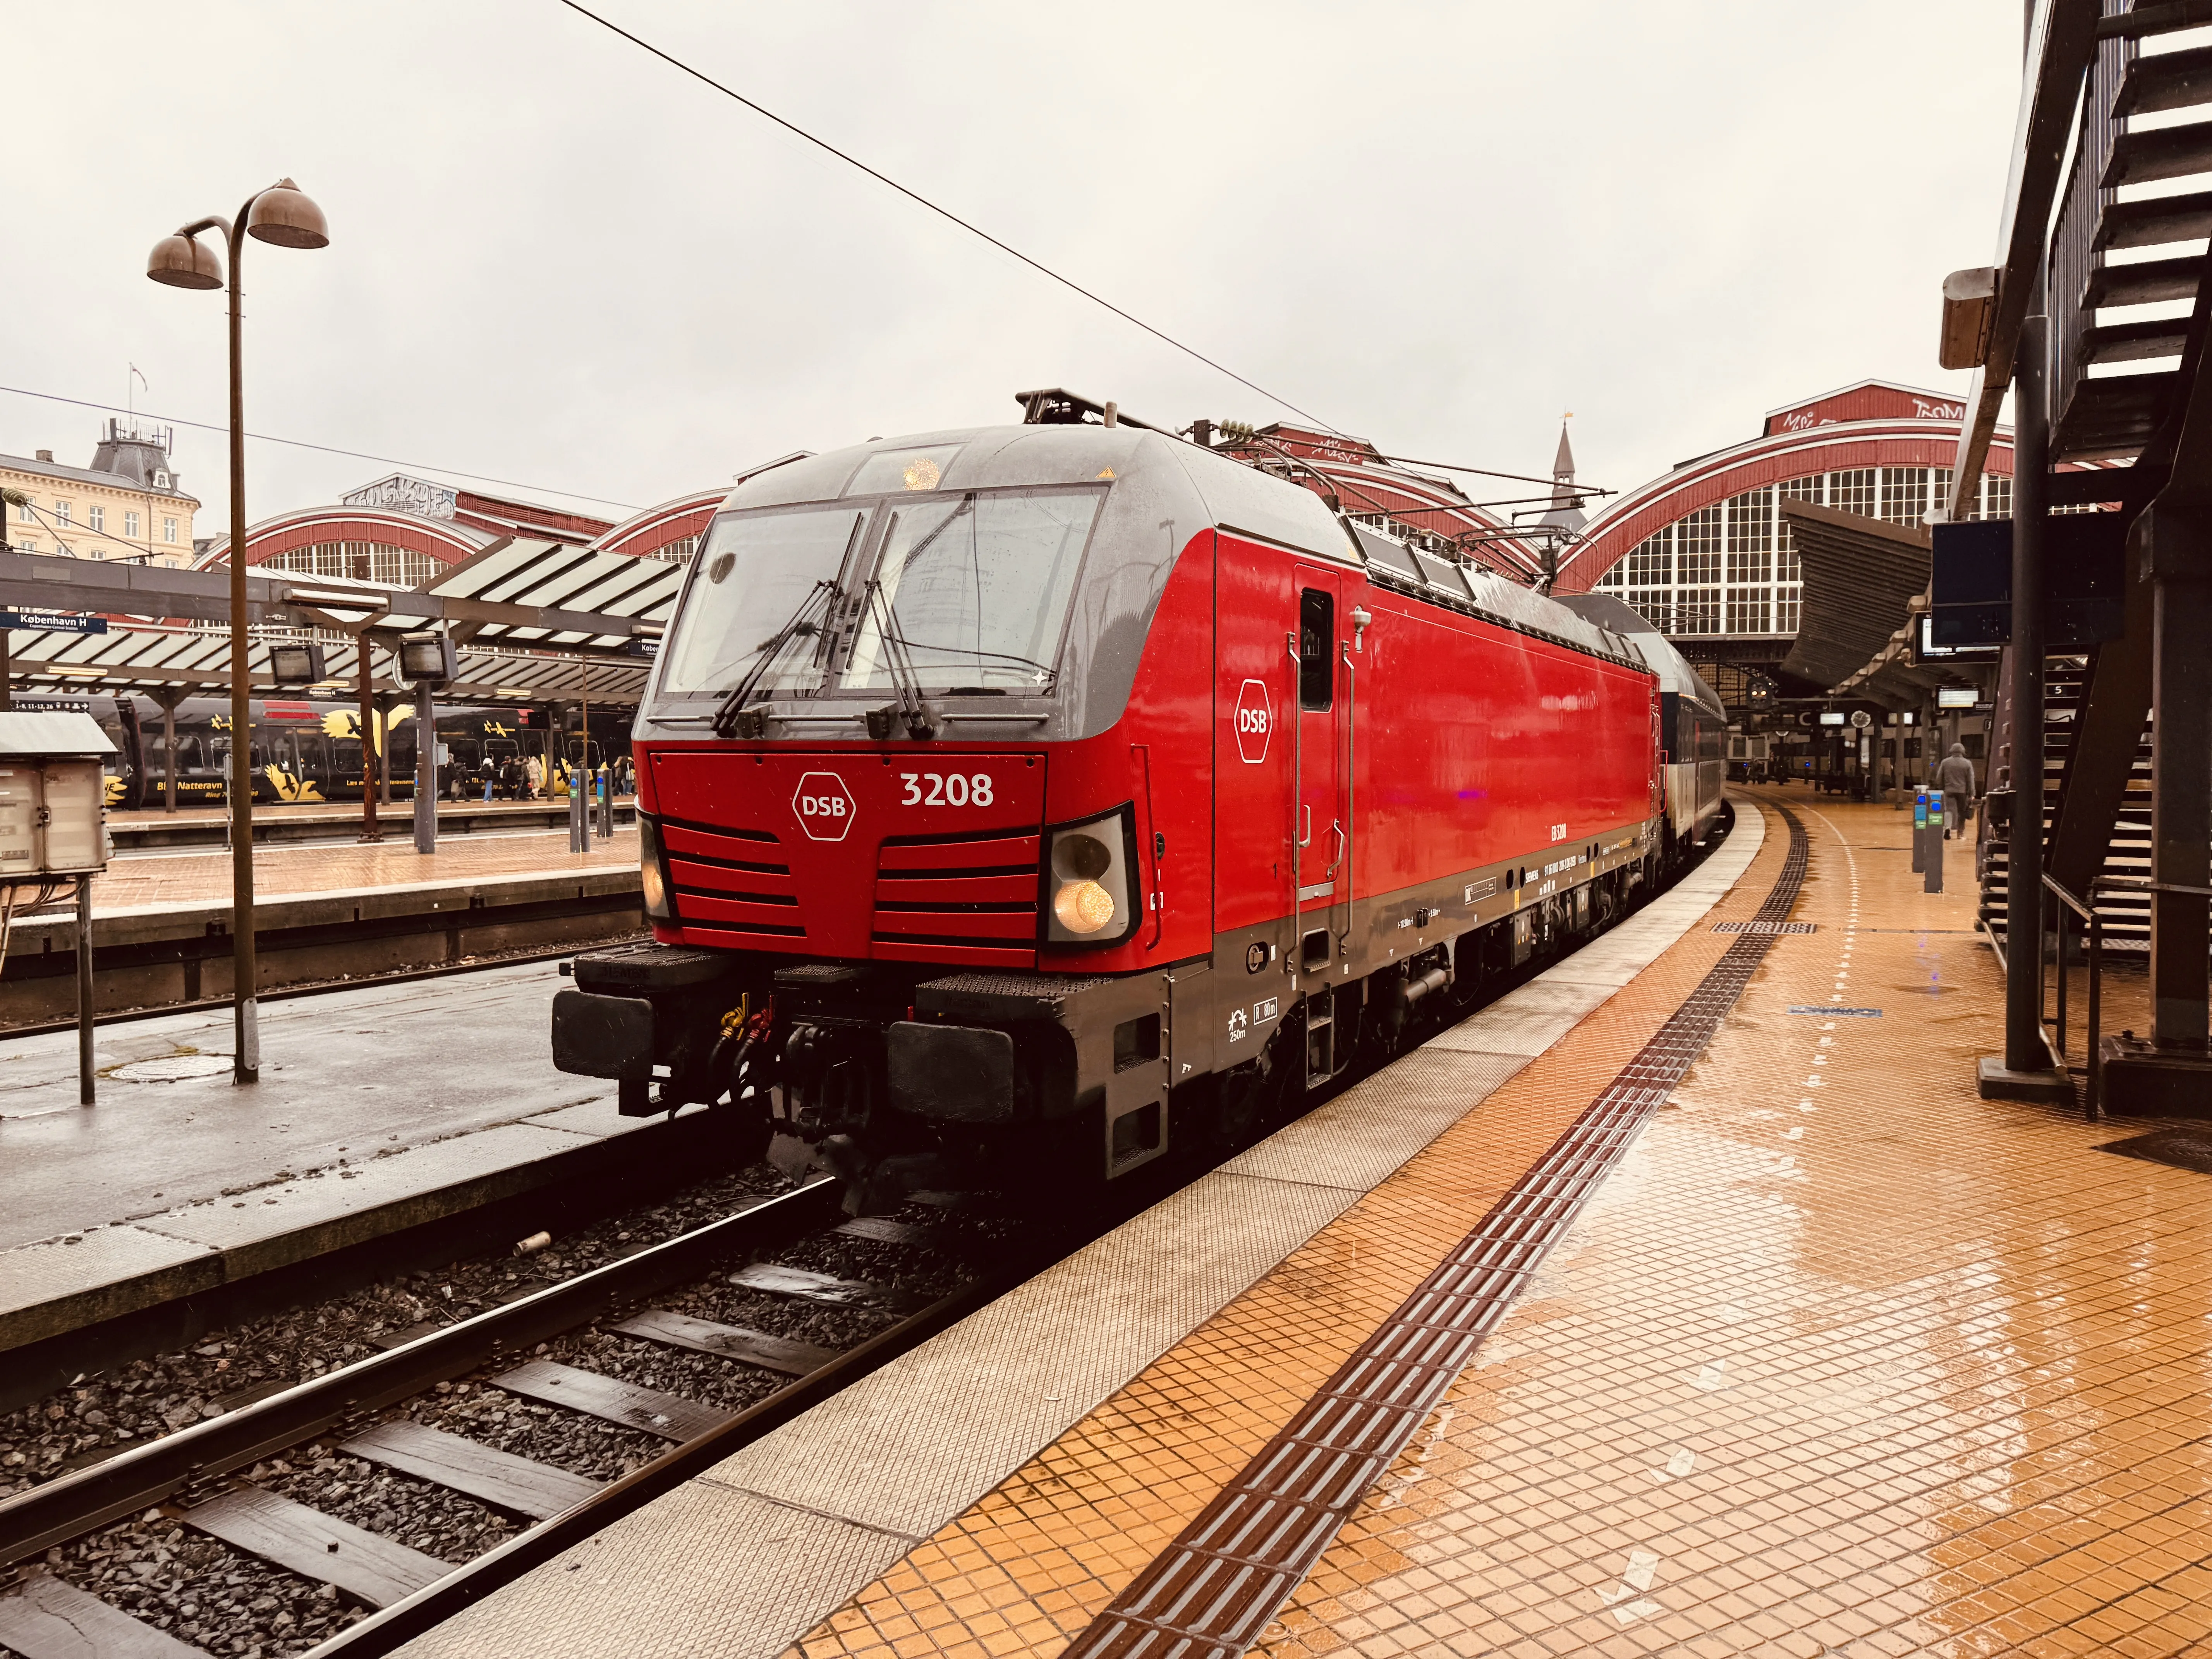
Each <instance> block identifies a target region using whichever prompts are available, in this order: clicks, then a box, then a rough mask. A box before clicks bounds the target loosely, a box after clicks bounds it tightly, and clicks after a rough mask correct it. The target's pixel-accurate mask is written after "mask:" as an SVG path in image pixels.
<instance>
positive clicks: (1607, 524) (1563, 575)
mask: <svg viewBox="0 0 2212 1659" xmlns="http://www.w3.org/2000/svg"><path fill="white" fill-rule="evenodd" d="M1965 414H1966V406H1965V405H1964V404H1961V403H1960V402H1959V401H1958V400H1957V399H1955V398H1948V397H1946V396H1944V395H1943V394H1942V393H1940V392H1927V391H1923V390H1921V389H1919V388H1917V387H1913V386H1899V385H1896V384H1894V383H1893V382H1890V381H1887V380H1862V381H1860V382H1859V383H1858V384H1857V385H1856V386H1844V387H1842V388H1840V389H1839V390H1838V391H1834V392H1825V393H1823V394H1821V395H1820V396H1819V397H1817V398H1810V399H1808V400H1807V401H1806V402H1803V403H1801V404H1790V405H1787V406H1785V407H1784V408H1782V409H1778V410H1773V411H1771V412H1770V413H1769V414H1768V416H1766V419H1765V425H1764V428H1763V429H1762V430H1761V432H1760V433H1759V436H1757V437H1755V438H1753V439H1751V440H1750V441H1747V442H1745V443H1741V444H1735V445H1732V446H1730V447H1728V448H1725V449H1718V450H1715V451H1713V452H1711V453H1709V454H1705V455H1699V456H1698V457H1696V458H1694V459H1691V460H1687V461H1684V462H1682V463H1681V464H1680V465H1677V466H1675V467H1674V469H1672V470H1671V471H1668V472H1666V473H1664V474H1662V476H1661V477H1656V478H1654V479H1653V480H1652V481H1651V482H1650V483H1646V484H1644V485H1643V486H1641V487H1640V488H1638V489H1632V490H1629V491H1627V492H1626V494H1624V495H1620V496H1617V497H1616V498H1615V499H1613V501H1608V502H1607V504H1606V506H1605V507H1604V508H1603V509H1602V510H1601V511H1600V512H1598V513H1595V514H1593V515H1592V517H1591V519H1590V520H1589V523H1588V524H1587V525H1585V526H1583V532H1582V535H1581V538H1579V540H1578V542H1577V544H1576V545H1575V546H1573V547H1572V548H1571V549H1570V550H1568V551H1567V552H1566V553H1565V554H1564V555H1563V556H1562V557H1561V559H1560V567H1559V583H1558V588H1559V592H1586V591H1588V590H1589V589H1590V588H1592V587H1595V586H1596V585H1597V584H1598V582H1599V581H1600V580H1601V579H1602V578H1603V577H1604V576H1605V574H1606V573H1607V571H1609V570H1611V569H1612V568H1613V567H1614V566H1615V565H1616V564H1618V563H1620V561H1621V560H1622V559H1623V558H1625V557H1626V556H1627V555H1628V553H1629V552H1630V550H1632V549H1634V548H1635V547H1637V546H1638V545H1640V544H1642V543H1643V542H1644V541H1645V540H1646V539H1647V538H1650V536H1652V535H1654V534H1655V533H1656V532H1659V531H1661V530H1662V529H1664V528H1666V527H1667V526H1668V525H1671V524H1674V523H1677V522H1679V521H1680V520H1683V519H1686V518H1688V517H1690V515H1691V514H1692V513H1697V512H1699V510H1700V509H1702V508H1705V507H1714V506H1717V505H1719V504H1721V503H1723V502H1725V501H1730V500H1732V499H1734V498H1735V497H1737V496H1740V495H1743V494H1745V493H1746V492H1747V491H1749V490H1754V489H1759V488H1761V487H1762V486H1765V485H1768V484H1777V483H1784V482H1785V481H1788V480H1790V479H1796V478H1802V477H1808V476H1810V475H1814V474H1820V473H1832V472H1841V471H1852V470H1855V469H1859V468H1869V467H1871V468H1882V467H1927V468H1930V469H1943V470H1946V472H1947V476H1948V468H1949V466H1950V465H1951V462H1952V459H1953V458H1954V456H1955V455H1956V454H1957V453H1958V447H1959V427H1960V422H1961V421H1962V420H1963V419H1964V417H1965ZM1984 470H1985V471H1987V472H1990V473H1993V474H1995V475H1996V476H1998V477H2010V476H2011V473H2012V435H2011V434H2010V433H2009V432H2008V431H2000V433H1999V434H1998V435H1997V437H1996V440H1995V441H1994V442H1992V444H1991V445H1990V453H1989V458H1988V459H1987V460H1986V461H1985V462H1984ZM1869 516H1872V512H1871V509H1870V508H1869Z"/></svg>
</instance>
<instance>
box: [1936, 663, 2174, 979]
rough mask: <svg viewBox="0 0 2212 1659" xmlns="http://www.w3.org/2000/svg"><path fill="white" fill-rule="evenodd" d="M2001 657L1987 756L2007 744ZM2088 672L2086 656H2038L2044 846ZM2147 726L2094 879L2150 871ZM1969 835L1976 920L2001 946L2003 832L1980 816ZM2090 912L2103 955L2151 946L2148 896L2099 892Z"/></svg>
mask: <svg viewBox="0 0 2212 1659" xmlns="http://www.w3.org/2000/svg"><path fill="white" fill-rule="evenodd" d="M2005 655H2006V659H2007V660H2006V661H2005V663H2004V664H2003V665H2001V667H2000V668H1999V671H1998V675H1997V685H1998V688H1999V690H1998V696H1997V702H1996V711H1995V714H1996V717H1995V719H1994V720H1993V721H1992V726H1993V731H1992V733H1991V740H1990V752H1991V753H1992V754H1993V755H2002V754H2003V753H2004V752H2006V750H2007V749H2008V746H2009V744H2010V742H2011V728H2012V707H2011V696H2010V687H2011V684H2012V673H2011V664H2010V657H2011V653H2010V652H2009V651H2008V652H2007V653H2005ZM2088 672H2089V660H2088V659H2087V658H2086V657H2078V656H2075V657H2050V658H2046V659H2045V663H2044V673H2045V697H2044V722H2043V726H2044V739H2043V740H2044V772H2043V801H2042V811H2043V825H2044V836H2045V841H2046V842H2048V841H2049V838H2050V835H2051V824H2052V823H2053V822H2054V821H2055V820H2056V818H2057V812H2058V805H2059V800H2060V797H2061V794H2062V792H2063V788H2064V787H2065V783H2066V776H2067V763H2068V759H2069V756H2070V755H2071V753H2072V745H2073V743H2074V738H2075V732H2076V731H2077V730H2078V729H2079V725H2080V720H2079V717H2080V714H2081V700H2082V694H2083V690H2084V687H2085V684H2086V682H2087V678H2088ZM2150 739H2151V732H2150V725H2149V722H2148V721H2145V722H2144V724H2143V727H2142V732H2140V733H2139V734H2138V737H2137V739H2136V752H2135V763H2134V766H2133V768H2132V769H2130V772H2129V775H2128V781H2127V790H2126V793H2125V794H2124V797H2123V798H2122V799H2121V803H2120V806H2119V810H2118V815H2117V817H2116V818H2115V820H2114V822H2113V825H2112V835H2111V838H2110V841H2109V842H2108V844H2107V846H2106V852H2105V860H2104V865H2103V867H2102V869H2101V871H2100V875H2101V876H2115V877H2123V878H2128V879H2130V880H2142V879H2146V878H2148V876H2149V874H2150V758H2151V743H2150ZM1976 835H1977V841H1976V845H1975V866H1976V868H1977V870H1978V872H1979V874H1980V878H1981V904H1980V910H1979V915H1980V917H1981V921H1982V925H1983V926H1984V927H1986V928H1988V930H1989V931H1990V933H1991V935H1992V936H1994V937H1995V938H1996V939H1997V940H1998V942H1999V943H2000V944H2001V945H2002V943H2004V942H2005V939H2006V937H2007V933H2006V908H2007V904H2008V900H2009V897H2010V892H2011V888H2010V883H2009V880H2008V865H2009V862H2010V849H2009V848H2008V844H2007V837H2006V836H2004V834H2002V832H1997V833H1992V832H1991V829H1990V820H1989V815H1988V814H1986V813H1984V815H1983V817H1982V819H1981V821H1980V823H1979V824H1978V826H1977V830H1976ZM2096 908H2097V915H2098V916H2099V918H2100V921H2102V922H2103V923H2104V935H2105V948H2106V950H2107V951H2132V952H2135V953H2136V954H2138V955H2140V954H2142V953H2143V952H2145V951H2148V950H2149V949H2150V899H2149V896H2148V894H2146V893H2142V892H2140V891H2128V890H2102V889H2100V890H2099V892H2098V893H2097V895H2096Z"/></svg>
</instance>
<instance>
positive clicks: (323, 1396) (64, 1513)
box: [0, 1179, 857, 1564]
mask: <svg viewBox="0 0 2212 1659" xmlns="http://www.w3.org/2000/svg"><path fill="white" fill-rule="evenodd" d="M837 1202H838V1188H837V1183H836V1182H835V1181H832V1180H829V1179H823V1180H821V1181H817V1182H813V1183H811V1184H810V1185H808V1186H805V1187H801V1188H799V1189H798V1190H797V1191H796V1192H791V1193H787V1194H783V1195H782V1196H781V1197H780V1198H772V1199H769V1200H767V1201H766V1202H764V1203H762V1204H757V1205H755V1206H753V1207H752V1208H750V1209H749V1210H744V1211H740V1212H738V1214H736V1215H733V1216H728V1217H726V1218H723V1219H722V1220H720V1221H716V1222H713V1223H710V1224H709V1225H707V1226H704V1227H701V1228H697V1229H696V1230H694V1231H691V1232H688V1233H684V1234H681V1235H679V1236H678V1237H675V1238H671V1239H669V1240H668V1241H666V1242H665V1243H661V1244H656V1245H654V1246H653V1248H651V1249H646V1250H641V1251H639V1252H638V1253H637V1254H636V1255H631V1256H626V1257H624V1258H623V1260H621V1261H613V1262H610V1263H608V1264H607V1265H606V1266H605V1267H598V1268H594V1269H593V1270H592V1271H591V1272H590V1273H580V1274H579V1275H578V1276H577V1277H575V1278H574V1279H569V1280H568V1281H566V1282H565V1283H562V1284H559V1285H549V1286H547V1287H546V1288H545V1289H544V1290H542V1291H538V1292H537V1293H536V1294H535V1295H532V1296H528V1297H523V1298H522V1299H521V1300H520V1301H517V1302H512V1303H509V1304H507V1306H505V1307H503V1308H494V1309H491V1310H488V1311H487V1312H484V1313H481V1314H478V1315H477V1316H475V1317H474V1318H471V1319H465V1320H463V1321H462V1322H459V1324H456V1325H450V1326H448V1327H447V1328H445V1329H444V1330H441V1331H433V1332H432V1333H430V1334H428V1335H427V1336H422V1337H419V1338H417V1339H416V1340H414V1341H412V1342H410V1343H408V1344H406V1345H405V1346H402V1347H398V1348H394V1349H392V1350H391V1351H389V1352H386V1353H381V1354H374V1355H372V1356H370V1357H369V1358H366V1359H363V1360H361V1361H358V1362H357V1363H356V1364H351V1365H347V1366H343V1367H341V1368H340V1369H339V1370H335V1371H330V1372H326V1373H325V1374H324V1375H323V1376H318V1377H313V1378H311V1379H309V1380H308V1381H307V1382H305V1383H298V1384H296V1385H295V1386H294V1387H292V1388H289V1389H285V1390H284V1392H283V1393H282V1394H277V1395H270V1397H269V1398H268V1399H266V1400H261V1401H255V1402H254V1403H253V1404H252V1405H250V1406H241V1407H239V1408H238V1409H237V1410H235V1411H232V1412H227V1413H224V1414H223V1415H222V1416H221V1417H216V1418H210V1419H206V1420H205V1421H204V1422H200V1423H196V1424H194V1425H192V1426H191V1427H190V1428H186V1429H180V1430H179V1431H177V1432H175V1433H174V1434H170V1435H165V1436H163V1437H161V1439H159V1440H153V1441H149V1442H148V1443H145V1444H143V1445H141V1446H137V1447H133V1448H132V1449H131V1450H129V1451H126V1452H121V1453H118V1455H115V1456H113V1457H111V1458H109V1459H107V1460H106V1462H101V1463H97V1464H94V1466H93V1467H92V1468H87V1469H80V1470H78V1471H77V1472H76V1474H70V1475H64V1477H63V1478H62V1479H60V1480H52V1481H49V1482H47V1483H46V1485H45V1486H34V1487H33V1488H32V1489H31V1490H30V1491H28V1492H18V1493H16V1494H15V1496H14V1497H12V1498H6V1499H4V1500H0V1564H6V1563H12V1562H15V1561H20V1560H22V1559H24V1558H25V1557H27V1556H30V1555H35V1554H36V1553H39V1552H40V1550H43V1549H46V1548H48V1547H51V1546H52V1545H55V1544H58V1543H61V1542H64V1541H66V1540H68V1539H70V1538H74V1537H76V1536H78V1535H79V1534H82V1533H84V1532H87V1531H89V1530H90V1529H91V1528H94V1527H97V1526H100V1525H103V1524H104V1523H106V1522H110V1521H113V1520H117V1519H119V1518H120V1517H122V1516H126V1515H130V1514H131V1513H132V1512H134V1511H136V1510H143V1509H145V1508H146V1507H148V1506H149V1505H150V1504H158V1503H160V1502H161V1500H163V1499H164V1498H167V1497H169V1496H170V1495H171V1494H172V1493H173V1492H176V1491H177V1490H178V1489H179V1488H180V1487H183V1486H187V1485H189V1484H191V1482H193V1481H196V1480H207V1479H209V1478H210V1477H212V1476H216V1475H221V1474H228V1473H229V1472H230V1471H232V1470H234V1469H237V1468H243V1467H246V1466H247V1465H249V1464H251V1463H252V1462H255V1461H256V1460H257V1459H258V1458H262V1457H265V1456H267V1455H270V1454H271V1453H274V1452H279V1451H282V1450H283V1449H285V1448H286V1447H288V1446H292V1445H296V1444H297V1443H299V1442H301V1441H302V1440H305V1439H308V1438H311V1437H313V1436H314V1435H317V1434H319V1433H321V1432H322V1431H324V1430H325V1429H326V1428H329V1427H330V1426H331V1425H332V1424H334V1423H337V1422H338V1421H340V1420H341V1419H343V1418H345V1417H347V1416H349V1415H351V1414H352V1413H356V1412H365V1411H374V1410H376V1409H377V1408H379V1407H384V1406H390V1405H394V1404H397V1403H398V1401H403V1400H405V1399H408V1398H409V1397H410V1396H411V1395H416V1394H420V1393H421V1392H422V1390H423V1389H426V1388H428V1387H430V1386H432V1385H433V1384H435V1383H442V1382H447V1381H450V1380H451V1379H452V1378H453V1377H455V1376H461V1375H464V1374H465V1373H467V1372H469V1371H471V1370H475V1369H476V1368H477V1366H479V1365H481V1364H484V1363H486V1362H487V1361H489V1360H491V1359H494V1358H498V1357H500V1356H501V1354H504V1353H514V1352H524V1351H526V1350H527V1349H528V1348H530V1347H531V1346H534V1345H535V1344H537V1343H538V1342H542V1341H544V1340H548V1339H550V1338H551V1337H555V1336H558V1335H559V1334H562V1332H564V1331H568V1330H572V1329H574V1328H575V1327H576V1326H578V1325H581V1324H585V1323H587V1322H590V1321H591V1320H593V1319H596V1318H598V1317H599V1316H600V1315H601V1314H603V1313H605V1311H607V1310H609V1309H611V1308H614V1307H617V1306H618V1305H621V1304H626V1303H629V1302H631V1301H634V1300H636V1299H638V1298H641V1297H650V1296H653V1295H655V1294H657V1293H658V1292H659V1291H663V1290H665V1289H667V1288H668V1287H669V1286H670V1285H678V1284H682V1283H684V1281H685V1280H686V1279H693V1278H696V1277H697V1276H698V1274H699V1273H701V1272H702V1271H703V1270H705V1269H706V1268H708V1267H709V1266H710V1265H711V1264H713V1263H714V1262H717V1261H721V1260H723V1259H725V1258H726V1257H729V1256H732V1255H739V1254H743V1253H747V1252H757V1251H760V1250H765V1249H776V1248H779V1247H781V1246H782V1245H785V1244H787V1243H791V1242H793V1240H795V1239H798V1238H800V1237H805V1235H806V1234H807V1233H808V1232H809V1231H812V1230H813V1229H814V1228H816V1227H817V1226H819V1225H822V1224H823V1222H824V1221H826V1220H828V1219H829V1218H830V1217H831V1216H832V1215H834V1214H836V1212H837ZM856 1352H857V1351H856Z"/></svg>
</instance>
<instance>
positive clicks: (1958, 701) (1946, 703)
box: [1936, 685, 1982, 708]
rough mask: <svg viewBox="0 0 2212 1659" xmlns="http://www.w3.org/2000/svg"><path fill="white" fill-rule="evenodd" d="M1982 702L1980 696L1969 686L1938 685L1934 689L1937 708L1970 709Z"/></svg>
mask: <svg viewBox="0 0 2212 1659" xmlns="http://www.w3.org/2000/svg"><path fill="white" fill-rule="evenodd" d="M1981 700H1982V694H1981V693H1980V692H1978V691H1977V690H1974V688H1973V687H1972V686H1971V685H1939V686H1937V687H1936V707H1937V708H1973V707H1974V706H1975V705H1976V704H1978V702H1981Z"/></svg>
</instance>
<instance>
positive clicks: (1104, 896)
mask: <svg viewBox="0 0 2212 1659" xmlns="http://www.w3.org/2000/svg"><path fill="white" fill-rule="evenodd" d="M1052 913H1053V915H1054V916H1056V917H1057V918H1059V921H1060V926H1061V927H1065V928H1066V929H1067V931H1068V932H1069V933H1097V931H1098V930H1099V929H1100V928H1101V927H1104V926H1105V925H1106V924H1107V923H1108V922H1109V921H1113V920H1114V896H1113V895H1112V894H1111V893H1109V892H1108V891H1107V890H1105V889H1104V888H1103V887H1101V886H1100V885H1099V884H1097V882H1095V881H1064V882H1062V883H1061V884H1060V891H1058V892H1057V893H1054V895H1053V896H1052Z"/></svg>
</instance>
